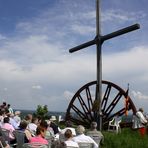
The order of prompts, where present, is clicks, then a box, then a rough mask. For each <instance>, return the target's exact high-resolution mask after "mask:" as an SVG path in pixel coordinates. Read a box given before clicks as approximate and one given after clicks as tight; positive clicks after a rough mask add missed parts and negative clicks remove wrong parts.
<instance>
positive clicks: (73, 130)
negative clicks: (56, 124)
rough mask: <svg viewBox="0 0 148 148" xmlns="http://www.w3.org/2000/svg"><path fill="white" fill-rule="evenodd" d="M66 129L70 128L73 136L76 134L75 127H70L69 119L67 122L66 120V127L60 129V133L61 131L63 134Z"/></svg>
mask: <svg viewBox="0 0 148 148" xmlns="http://www.w3.org/2000/svg"><path fill="white" fill-rule="evenodd" d="M67 129H70V130H71V131H72V135H73V136H76V130H75V128H73V127H72V123H71V121H67V122H66V127H65V128H64V129H62V130H61V131H60V133H61V134H64V133H65V132H66V130H67Z"/></svg>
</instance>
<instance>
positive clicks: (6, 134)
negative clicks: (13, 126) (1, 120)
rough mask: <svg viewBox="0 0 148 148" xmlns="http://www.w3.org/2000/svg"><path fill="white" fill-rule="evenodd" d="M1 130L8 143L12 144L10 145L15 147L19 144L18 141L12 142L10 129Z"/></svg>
mask: <svg viewBox="0 0 148 148" xmlns="http://www.w3.org/2000/svg"><path fill="white" fill-rule="evenodd" d="M1 132H2V136H3V137H4V139H5V141H6V143H8V144H9V145H10V147H14V146H16V145H17V143H14V144H10V137H9V133H10V131H9V130H7V129H4V128H1Z"/></svg>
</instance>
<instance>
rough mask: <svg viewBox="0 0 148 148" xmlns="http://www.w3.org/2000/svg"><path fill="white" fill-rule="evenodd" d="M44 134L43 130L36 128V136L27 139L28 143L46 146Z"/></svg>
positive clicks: (39, 127)
mask: <svg viewBox="0 0 148 148" xmlns="http://www.w3.org/2000/svg"><path fill="white" fill-rule="evenodd" d="M45 134H46V130H45V128H43V127H41V126H38V127H37V129H36V136H35V137H31V138H30V139H29V143H34V142H38V143H42V144H48V141H47V140H46V139H45Z"/></svg>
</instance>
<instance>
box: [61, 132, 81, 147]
mask: <svg viewBox="0 0 148 148" xmlns="http://www.w3.org/2000/svg"><path fill="white" fill-rule="evenodd" d="M64 136H65V139H66V141H65V144H66V146H69V147H70V146H73V147H79V145H78V143H77V142H74V141H73V140H72V138H73V135H72V131H71V130H70V129H67V130H66V131H65V133H64Z"/></svg>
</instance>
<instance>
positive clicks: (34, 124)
mask: <svg viewBox="0 0 148 148" xmlns="http://www.w3.org/2000/svg"><path fill="white" fill-rule="evenodd" d="M38 123H39V122H38V118H37V117H33V118H32V122H31V123H29V124H28V126H27V129H28V130H29V131H30V132H31V134H32V135H33V136H34V135H35V133H36V129H37V126H38Z"/></svg>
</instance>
